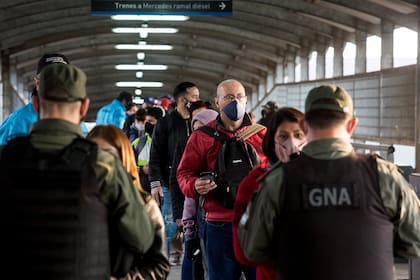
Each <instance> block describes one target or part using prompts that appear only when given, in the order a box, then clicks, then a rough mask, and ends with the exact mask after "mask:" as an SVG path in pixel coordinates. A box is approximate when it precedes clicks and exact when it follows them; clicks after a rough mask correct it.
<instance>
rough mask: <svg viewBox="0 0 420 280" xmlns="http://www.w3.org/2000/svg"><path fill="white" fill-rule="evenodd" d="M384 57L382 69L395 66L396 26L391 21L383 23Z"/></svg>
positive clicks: (382, 56)
mask: <svg viewBox="0 0 420 280" xmlns="http://www.w3.org/2000/svg"><path fill="white" fill-rule="evenodd" d="M381 33H382V35H381V36H382V55H381V69H386V68H392V67H393V66H394V25H393V24H392V23H391V22H389V21H385V20H383V21H382V24H381Z"/></svg>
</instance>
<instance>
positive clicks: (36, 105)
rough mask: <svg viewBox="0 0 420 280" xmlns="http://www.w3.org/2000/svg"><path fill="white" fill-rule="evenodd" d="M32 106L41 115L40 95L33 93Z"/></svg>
mask: <svg viewBox="0 0 420 280" xmlns="http://www.w3.org/2000/svg"><path fill="white" fill-rule="evenodd" d="M31 99H32V107H33V108H34V111H35V112H37V113H38V115H39V97H38V96H37V95H32V97H31Z"/></svg>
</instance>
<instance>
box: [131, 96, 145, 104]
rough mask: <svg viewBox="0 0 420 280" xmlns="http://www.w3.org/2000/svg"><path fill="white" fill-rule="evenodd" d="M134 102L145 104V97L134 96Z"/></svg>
mask: <svg viewBox="0 0 420 280" xmlns="http://www.w3.org/2000/svg"><path fill="white" fill-rule="evenodd" d="M133 103H134V104H143V103H144V99H143V98H141V97H140V96H136V97H134V99H133Z"/></svg>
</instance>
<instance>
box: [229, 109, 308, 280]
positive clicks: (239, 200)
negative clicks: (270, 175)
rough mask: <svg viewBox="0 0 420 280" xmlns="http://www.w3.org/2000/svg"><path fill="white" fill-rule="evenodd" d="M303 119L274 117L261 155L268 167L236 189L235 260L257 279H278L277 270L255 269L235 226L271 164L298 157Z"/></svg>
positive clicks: (290, 113) (288, 112) (292, 113)
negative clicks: (251, 269) (253, 272)
mask: <svg viewBox="0 0 420 280" xmlns="http://www.w3.org/2000/svg"><path fill="white" fill-rule="evenodd" d="M303 119H304V115H303V113H302V112H301V111H299V110H297V109H295V108H291V107H283V108H281V109H280V110H279V111H277V112H276V113H274V114H273V116H272V118H271V120H270V123H269V125H268V129H267V133H266V135H265V137H264V140H263V144H262V146H263V151H264V154H265V155H266V156H267V158H268V159H269V162H268V164H265V163H264V164H261V165H259V166H257V167H255V168H254V169H253V170H252V171H251V172H250V173H249V175H248V176H247V177H245V178H244V179H243V180H242V182H241V184H240V185H239V188H238V192H237V195H236V200H235V207H234V218H233V223H232V225H233V228H232V230H233V245H234V250H235V256H236V258H237V260H238V261H239V262H241V263H243V264H245V265H248V266H256V279H257V280H258V279H277V278H278V273H277V268H276V267H274V266H270V264H269V263H267V264H262V265H260V264H259V265H256V264H255V263H252V262H250V261H249V260H248V259H247V258H246V257H245V256H244V254H243V252H242V249H241V246H240V243H239V239H238V233H237V231H238V224H239V220H240V218H241V217H242V214H243V213H244V212H245V210H246V207H247V205H248V203H249V201H250V200H251V198H252V195H253V193H254V192H255V191H257V190H258V188H259V184H258V178H260V177H261V176H263V175H264V174H265V173H266V172H267V170H269V168H271V166H273V165H274V164H281V163H286V162H288V161H290V160H292V159H293V158H295V157H296V156H298V155H299V153H300V151H301V149H302V148H303V146H304V145H305V144H306V137H305V131H304V129H303V127H302V124H303Z"/></svg>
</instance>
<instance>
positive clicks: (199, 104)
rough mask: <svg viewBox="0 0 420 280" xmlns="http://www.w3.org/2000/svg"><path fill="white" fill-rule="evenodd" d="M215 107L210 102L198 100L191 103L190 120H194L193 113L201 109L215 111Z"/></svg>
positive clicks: (189, 109)
mask: <svg viewBox="0 0 420 280" xmlns="http://www.w3.org/2000/svg"><path fill="white" fill-rule="evenodd" d="M212 107H213V106H212V105H211V103H210V102H208V101H204V100H197V101H195V102H191V106H190V108H188V111H189V112H190V119H192V113H193V112H194V111H195V110H197V109H199V108H206V109H213V108H212Z"/></svg>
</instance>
